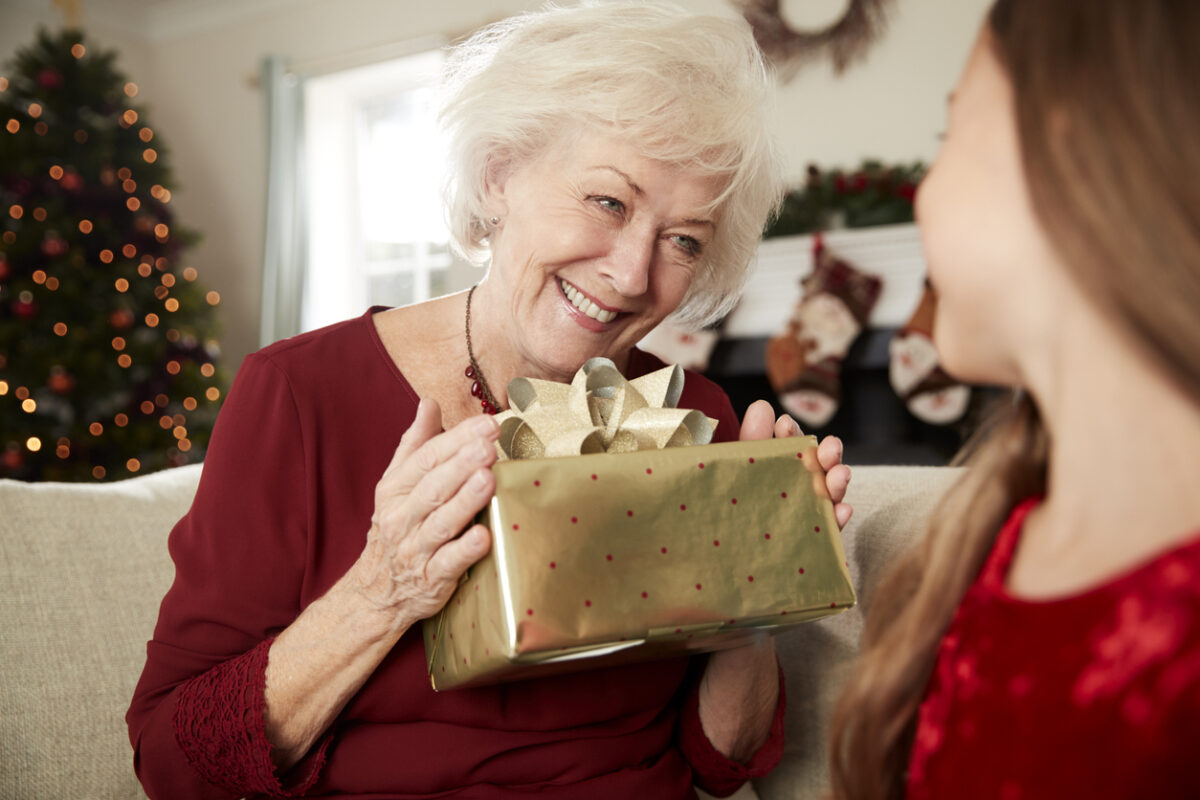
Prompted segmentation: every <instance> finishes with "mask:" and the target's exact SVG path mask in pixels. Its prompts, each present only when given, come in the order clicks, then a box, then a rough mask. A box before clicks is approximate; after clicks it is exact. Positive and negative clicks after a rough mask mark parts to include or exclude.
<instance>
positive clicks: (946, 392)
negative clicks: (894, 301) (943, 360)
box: [888, 281, 971, 425]
mask: <svg viewBox="0 0 1200 800" xmlns="http://www.w3.org/2000/svg"><path fill="white" fill-rule="evenodd" d="M936 303H937V296H936V295H935V294H934V292H933V287H932V286H930V285H929V282H928V281H926V282H925V292H924V294H922V295H921V302H920V303H918V304H917V310H916V311H915V312H913V315H912V319H910V320H909V321H908V323H907V324H906V325H905V326H904V327H903V328H901V329H900V331H899V332H898V333H897V334H896V335H895V337H893V339H892V341H891V342H890V344H889V345H888V351H889V355H890V359H889V363H888V378H889V379H890V381H891V384H892V388H893V389H895V390H896V394H897V395H899V396H900V399H901V400H903V401H904V404H905V406H907V407H908V410H909V412H911V413H912V415H913V416H915V417H916V418H917V419H919V420H922V421H923V422H928V423H930V424H932V425H949V424H950V423H952V422H956V421H958V420H959V419H961V418H962V416H963V414H965V413H966V410H967V404H968V403H969V402H970V399H971V390H970V389H969V388H968V387H966V386H964V385H962V384H961V383H959V382H958V381H956V380H954V379H953V378H951V377H950V376H949V375H948V374H946V372H945V371H944V370H943V369H942V368H941V366H940V364H939V359H938V354H937V350H935V349H934V346H933V312H934V308H935V307H936Z"/></svg>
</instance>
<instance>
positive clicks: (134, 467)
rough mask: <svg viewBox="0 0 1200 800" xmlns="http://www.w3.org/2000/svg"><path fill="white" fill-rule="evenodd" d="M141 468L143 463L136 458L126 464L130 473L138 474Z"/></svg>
mask: <svg viewBox="0 0 1200 800" xmlns="http://www.w3.org/2000/svg"><path fill="white" fill-rule="evenodd" d="M141 468H142V462H140V461H138V460H137V459H136V458H131V459H129V460H128V461H126V462H125V469H127V470H129V471H130V472H137V471H138V470H139V469H141Z"/></svg>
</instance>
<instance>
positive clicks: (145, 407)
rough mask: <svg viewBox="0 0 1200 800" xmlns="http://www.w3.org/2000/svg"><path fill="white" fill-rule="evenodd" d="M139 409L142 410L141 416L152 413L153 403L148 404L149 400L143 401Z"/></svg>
mask: <svg viewBox="0 0 1200 800" xmlns="http://www.w3.org/2000/svg"><path fill="white" fill-rule="evenodd" d="M139 408H140V409H141V410H142V413H143V414H153V413H154V403H152V402H150V401H149V400H143V401H142V404H141V405H140V406H139Z"/></svg>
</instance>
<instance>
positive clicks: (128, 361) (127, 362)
mask: <svg viewBox="0 0 1200 800" xmlns="http://www.w3.org/2000/svg"><path fill="white" fill-rule="evenodd" d="M117 365H118V366H120V367H121V368H122V369H129V367H130V366H132V365H133V359H132V358H130V357H129V354H128V353H122V354H121V355H119V356H117Z"/></svg>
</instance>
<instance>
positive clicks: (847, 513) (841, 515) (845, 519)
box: [833, 503, 854, 530]
mask: <svg viewBox="0 0 1200 800" xmlns="http://www.w3.org/2000/svg"><path fill="white" fill-rule="evenodd" d="M853 514H854V506H852V505H850V504H849V503H836V504H834V506H833V516H834V518H835V519H837V524H838V529H840V530H845V529H846V525H847V523H849V522H850V517H851V516H853Z"/></svg>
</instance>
